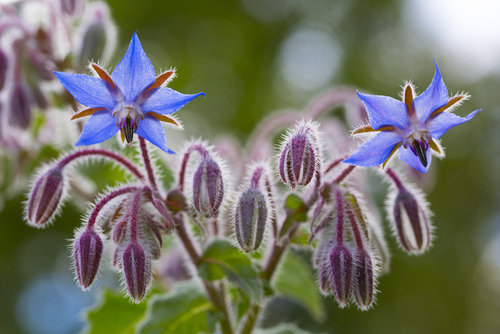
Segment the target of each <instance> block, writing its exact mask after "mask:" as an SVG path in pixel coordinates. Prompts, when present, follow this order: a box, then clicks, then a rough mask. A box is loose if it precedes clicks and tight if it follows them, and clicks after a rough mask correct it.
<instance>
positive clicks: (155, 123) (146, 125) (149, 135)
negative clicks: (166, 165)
mask: <svg viewBox="0 0 500 334" xmlns="http://www.w3.org/2000/svg"><path fill="white" fill-rule="evenodd" d="M135 133H136V134H137V135H138V136H141V137H142V138H144V139H146V140H148V141H149V142H150V143H152V144H154V145H156V146H158V147H159V148H160V149H162V150H163V151H165V152H167V153H170V154H172V153H174V152H173V151H171V150H169V149H168V147H167V138H166V137H165V131H164V130H163V125H161V123H160V121H159V120H157V119H156V118H155V117H154V116H151V115H148V114H146V115H144V119H142V120H141V121H140V122H139V127H138V128H137V131H136V132H135Z"/></svg>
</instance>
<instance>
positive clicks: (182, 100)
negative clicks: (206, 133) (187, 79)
mask: <svg viewBox="0 0 500 334" xmlns="http://www.w3.org/2000/svg"><path fill="white" fill-rule="evenodd" d="M200 95H203V96H205V93H198V94H191V95H190V94H181V93H179V92H177V91H175V90H173V89H170V88H165V87H160V88H159V89H158V90H157V91H156V92H155V93H154V94H153V95H152V96H151V97H150V98H149V99H147V100H146V101H145V102H144V103H143V104H142V110H143V111H144V112H148V111H153V112H155V113H158V114H161V115H169V114H172V113H174V112H176V111H178V110H179V109H181V108H182V107H184V106H185V105H186V104H187V103H188V102H190V101H191V100H193V99H194V98H196V97H198V96H200Z"/></svg>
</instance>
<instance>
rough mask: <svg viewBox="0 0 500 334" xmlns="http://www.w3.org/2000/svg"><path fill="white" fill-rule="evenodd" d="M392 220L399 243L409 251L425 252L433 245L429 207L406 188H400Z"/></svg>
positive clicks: (413, 252)
mask: <svg viewBox="0 0 500 334" xmlns="http://www.w3.org/2000/svg"><path fill="white" fill-rule="evenodd" d="M392 222H393V224H394V230H395V231H396V235H397V237H398V241H399V244H400V245H401V247H402V248H403V249H404V250H406V251H407V252H408V253H410V254H420V253H423V252H425V251H426V250H427V249H428V248H429V246H430V245H431V239H432V234H431V225H430V222H429V218H428V214H427V208H426V206H425V204H424V203H423V202H421V201H420V200H419V199H418V198H417V197H416V196H415V195H414V194H412V193H411V192H410V191H409V190H407V189H406V188H402V189H399V190H398V193H397V195H396V198H395V200H394V207H393V210H392Z"/></svg>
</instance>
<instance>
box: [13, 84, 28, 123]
mask: <svg viewBox="0 0 500 334" xmlns="http://www.w3.org/2000/svg"><path fill="white" fill-rule="evenodd" d="M9 103H10V104H9V107H10V110H9V112H10V114H9V122H10V124H12V125H14V126H17V127H20V128H22V129H26V128H28V126H29V125H30V122H31V95H30V93H29V91H28V89H27V88H26V86H25V85H23V84H17V85H15V86H14V88H13V89H12V91H11V93H10V100H9Z"/></svg>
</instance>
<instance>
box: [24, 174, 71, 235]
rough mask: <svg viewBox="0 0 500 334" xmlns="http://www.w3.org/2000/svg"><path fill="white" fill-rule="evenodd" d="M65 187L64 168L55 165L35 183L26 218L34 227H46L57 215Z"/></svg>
mask: <svg viewBox="0 0 500 334" xmlns="http://www.w3.org/2000/svg"><path fill="white" fill-rule="evenodd" d="M64 188H65V182H64V175H63V173H62V170H61V169H59V168H57V166H56V167H54V168H51V169H49V170H48V171H47V172H45V173H44V174H43V175H42V176H41V177H40V178H39V179H38V180H37V181H36V182H35V184H34V187H33V190H32V191H31V194H30V197H29V200H28V202H27V206H26V219H27V222H28V224H30V225H31V226H34V227H45V226H46V225H47V224H48V223H49V222H50V221H51V220H52V219H53V218H54V217H55V215H56V213H57V211H58V209H59V207H60V206H61V203H62V198H63V193H64V190H65V189H64Z"/></svg>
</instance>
